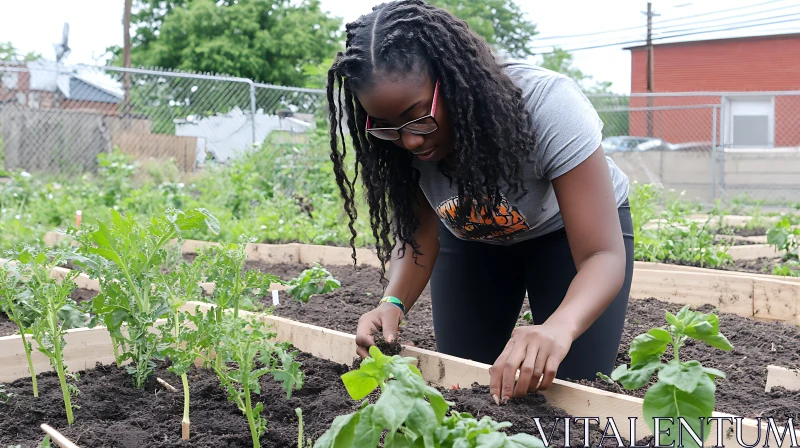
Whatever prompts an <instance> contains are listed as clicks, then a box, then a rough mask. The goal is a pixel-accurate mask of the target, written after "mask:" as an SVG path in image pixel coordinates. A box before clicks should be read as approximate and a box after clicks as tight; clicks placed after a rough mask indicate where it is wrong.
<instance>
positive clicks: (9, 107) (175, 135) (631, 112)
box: [0, 61, 800, 206]
mask: <svg viewBox="0 0 800 448" xmlns="http://www.w3.org/2000/svg"><path fill="white" fill-rule="evenodd" d="M589 99H590V101H591V102H592V103H593V104H594V106H595V108H596V109H597V111H598V113H599V115H600V117H601V119H602V120H603V122H604V123H605V126H604V130H603V137H604V141H603V146H604V148H605V150H606V152H607V153H608V154H609V155H610V156H611V157H612V158H613V159H614V160H615V161H616V163H617V164H618V165H619V166H620V167H621V168H622V169H623V170H624V171H625V172H626V173H627V174H628V176H629V177H630V179H631V180H632V181H639V182H640V183H658V184H662V185H663V186H664V187H666V188H669V189H674V190H678V191H685V192H686V195H687V196H688V197H690V198H692V199H694V200H697V201H699V202H702V203H707V204H710V203H713V202H714V201H715V200H717V199H721V200H723V201H725V202H729V201H739V202H748V201H749V202H753V203H759V204H765V205H777V206H785V205H792V204H796V203H798V202H800V91H792V92H731V93H726V92H697V93H657V94H631V95H625V96H619V95H589ZM326 110H327V108H326V104H325V92H324V91H323V90H316V89H302V88H292V87H280V86H272V85H265V84H258V83H255V82H253V81H251V80H249V79H243V78H234V77H225V76H215V75H211V74H199V73H184V72H174V71H166V70H146V69H123V68H118V67H104V66H101V67H97V66H85V65H81V66H74V67H66V66H59V65H58V64H56V63H54V62H41V61H36V62H29V63H26V64H17V65H9V64H5V65H0V172H2V171H14V170H20V169H21V170H25V171H28V172H47V173H55V174H59V175H63V176H73V175H79V174H81V173H85V172H87V171H94V170H96V169H97V168H98V155H100V154H104V153H109V152H111V151H112V150H113V149H114V148H119V150H120V151H121V152H123V153H126V154H129V155H131V156H133V157H134V158H135V159H137V160H151V159H156V160H167V159H173V160H174V161H175V163H176V164H177V166H178V167H179V168H180V169H181V170H182V171H184V172H192V171H196V170H198V169H202V167H203V166H204V165H205V164H206V163H208V162H209V161H212V160H213V161H217V162H222V163H224V162H226V161H228V160H229V159H230V158H231V157H234V156H235V155H236V154H238V153H241V152H242V151H248V150H251V149H253V148H254V147H258V146H260V145H262V144H264V142H265V141H267V139H268V136H270V137H269V144H271V145H277V146H276V147H279V146H281V144H283V145H284V146H285V145H287V144H288V145H292V144H294V143H297V142H300V141H304V138H305V136H306V135H307V132H308V131H310V130H311V129H312V128H314V127H315V125H316V122H317V120H318V119H324V118H325V114H326ZM275 131H279V132H277V133H275V134H273V133H274V132H275ZM276 135H278V136H280V137H281V138H278V139H276V138H275V136H276Z"/></svg>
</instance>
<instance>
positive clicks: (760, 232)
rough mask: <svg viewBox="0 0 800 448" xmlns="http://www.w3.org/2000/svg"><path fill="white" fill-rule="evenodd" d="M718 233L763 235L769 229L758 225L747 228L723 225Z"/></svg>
mask: <svg viewBox="0 0 800 448" xmlns="http://www.w3.org/2000/svg"><path fill="white" fill-rule="evenodd" d="M717 234H718V235H736V236H763V235H766V234H767V229H765V228H764V227H757V228H755V229H747V228H744V227H721V228H718V229H717Z"/></svg>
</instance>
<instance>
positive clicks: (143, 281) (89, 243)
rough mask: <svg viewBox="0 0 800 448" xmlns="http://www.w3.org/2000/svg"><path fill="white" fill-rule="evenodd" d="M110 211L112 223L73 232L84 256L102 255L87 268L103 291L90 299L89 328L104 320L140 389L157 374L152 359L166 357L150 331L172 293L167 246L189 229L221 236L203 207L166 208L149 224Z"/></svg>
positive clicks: (167, 310)
mask: <svg viewBox="0 0 800 448" xmlns="http://www.w3.org/2000/svg"><path fill="white" fill-rule="evenodd" d="M110 212H111V222H110V223H105V222H103V221H99V222H98V224H97V226H95V227H91V228H88V230H81V231H80V232H78V231H74V230H73V229H71V231H72V232H71V233H73V234H74V236H75V238H76V240H78V241H79V242H80V244H81V247H80V250H81V251H82V252H85V253H87V254H89V255H91V256H95V257H98V259H97V261H96V262H95V263H94V265H93V266H89V268H88V269H87V271H88V272H89V273H90V275H92V276H94V277H96V278H99V280H100V289H101V290H100V294H98V295H97V296H96V297H95V298H94V300H92V304H91V305H92V311H93V312H94V314H95V316H96V318H95V319H93V320H92V322H91V325H90V326H94V325H96V323H97V322H98V321H102V323H103V324H104V325H105V326H106V327H107V328H108V331H109V333H110V334H111V339H112V343H113V344H112V346H113V348H114V356H115V358H116V360H117V365H118V366H122V363H123V362H124V361H126V360H130V361H132V364H133V365H126V366H125V368H126V370H127V371H128V373H130V374H131V375H132V376H133V382H134V386H135V387H136V388H139V389H141V388H143V387H144V385H145V382H146V381H147V379H148V378H149V377H150V375H151V374H152V373H153V372H154V369H155V362H154V359H161V358H162V357H163V353H162V352H163V349H164V347H163V345H162V344H161V339H160V337H159V335H158V334H156V332H155V331H152V330H153V329H154V325H155V322H156V320H158V319H162V318H165V317H167V316H168V315H169V314H170V305H169V295H168V294H167V293H165V289H164V288H160V287H159V286H158V282H159V280H160V279H161V278H162V277H161V268H162V266H163V265H164V263H165V259H166V258H167V249H166V248H165V246H166V245H167V243H168V242H169V241H170V240H172V239H175V238H178V239H180V238H181V235H182V233H183V232H186V231H190V230H197V229H201V228H208V229H211V231H214V232H219V223H218V222H217V220H216V218H214V217H213V216H211V215H210V214H209V213H208V212H207V211H206V210H205V209H194V210H191V211H189V212H182V211H180V210H174V209H168V210H167V211H166V213H165V215H164V216H162V217H152V218H150V219H149V220H144V219H141V218H136V217H134V216H132V215H127V216H125V217H123V216H122V215H120V214H119V213H118V212H117V211H116V210H111V211H110ZM123 326H124V327H125V328H124V329H125V331H124V332H123Z"/></svg>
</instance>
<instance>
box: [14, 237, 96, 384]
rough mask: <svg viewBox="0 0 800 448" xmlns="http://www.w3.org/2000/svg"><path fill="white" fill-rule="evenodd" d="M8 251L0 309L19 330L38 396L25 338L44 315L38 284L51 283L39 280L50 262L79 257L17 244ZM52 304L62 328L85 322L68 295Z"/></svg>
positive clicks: (44, 276) (45, 309) (68, 251)
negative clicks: (37, 250)
mask: <svg viewBox="0 0 800 448" xmlns="http://www.w3.org/2000/svg"><path fill="white" fill-rule="evenodd" d="M34 254H35V255H34ZM9 255H10V256H11V257H12V259H11V260H7V261H6V262H5V263H3V265H2V267H0V311H2V312H4V313H5V314H6V316H8V318H9V320H11V321H12V322H13V323H14V324H15V325H16V326H17V329H18V330H19V334H20V338H21V340H22V345H23V348H24V349H25V357H26V358H27V361H28V370H29V371H30V374H31V385H32V388H33V396H34V397H38V396H39V389H38V385H37V380H36V371H35V370H34V367H33V360H32V359H31V352H32V349H33V346H32V344H31V340H30V339H28V338H29V337H31V336H34V330H35V329H36V327H37V324H38V323H40V322H41V321H42V320H43V319H47V316H46V315H45V313H47V312H48V311H49V307H48V306H47V303H46V302H44V301H43V300H44V299H43V298H42V297H43V296H42V294H43V291H41V288H47V289H52V284H51V283H49V282H50V281H49V280H48V283H46V284H42V280H43V279H48V278H49V275H50V271H51V270H52V268H53V267H54V266H57V265H58V264H60V263H62V262H64V261H66V260H69V259H75V258H80V257H78V255H77V254H76V253H74V251H72V250H71V249H64V250H45V251H41V252H36V251H35V249H33V248H31V247H30V246H19V247H18V248H17V249H15V250H13V251H9ZM69 292H70V293H71V291H69ZM35 293H36V294H38V295H36V294H35ZM67 295H69V293H68V294H67ZM56 301H57V302H58V301H60V299H56ZM56 305H57V306H58V309H57V311H56V316H57V319H58V322H59V325H60V326H61V328H62V329H63V330H68V329H70V328H77V327H82V326H84V325H85V324H86V315H85V314H84V313H82V312H80V311H79V310H78V307H77V305H76V304H75V303H74V302H73V301H72V300H71V299H69V298H67V299H65V300H64V303H63V304H60V303H56Z"/></svg>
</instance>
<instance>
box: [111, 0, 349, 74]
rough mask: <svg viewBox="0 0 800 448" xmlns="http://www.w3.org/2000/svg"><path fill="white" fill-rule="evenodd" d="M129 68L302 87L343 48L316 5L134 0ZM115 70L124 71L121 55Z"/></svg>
mask: <svg viewBox="0 0 800 448" xmlns="http://www.w3.org/2000/svg"><path fill="white" fill-rule="evenodd" d="M132 22H133V24H134V26H135V27H136V31H135V36H134V37H133V38H132V44H131V45H132V48H131V63H132V65H134V66H156V67H163V68H171V69H178V70H188V71H200V72H211V73H220V74H226V75H230V76H238V77H243V78H249V79H253V80H256V81H259V82H266V83H271V84H278V85H285V86H304V85H306V84H307V81H308V79H309V78H310V77H311V76H310V75H309V74H307V73H306V71H304V67H305V66H308V65H318V64H320V63H321V62H322V61H324V60H325V59H326V58H328V57H330V55H332V54H334V53H335V52H336V51H337V50H338V49H339V47H340V45H341V40H342V35H341V30H340V27H341V19H339V18H331V17H328V16H326V15H325V14H324V13H323V12H322V11H321V10H320V5H319V0H303V1H301V2H299V3H298V2H293V1H291V0H220V1H214V0H188V1H185V0H183V1H171V2H170V1H168V2H164V1H159V0H137V2H136V12H135V13H134V14H133V16H132ZM111 51H112V52H113V53H114V55H113V58H112V61H111V63H112V64H114V65H119V64H120V63H121V61H120V51H119V48H113V49H111Z"/></svg>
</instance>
